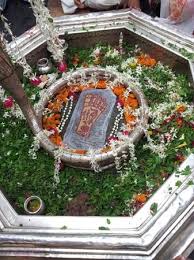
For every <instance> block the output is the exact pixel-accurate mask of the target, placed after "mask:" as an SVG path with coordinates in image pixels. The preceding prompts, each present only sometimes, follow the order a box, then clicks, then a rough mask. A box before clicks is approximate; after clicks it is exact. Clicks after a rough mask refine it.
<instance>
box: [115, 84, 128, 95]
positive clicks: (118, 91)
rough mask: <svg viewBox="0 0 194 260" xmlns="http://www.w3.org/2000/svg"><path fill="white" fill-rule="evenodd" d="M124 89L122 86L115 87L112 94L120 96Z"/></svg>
mask: <svg viewBox="0 0 194 260" xmlns="http://www.w3.org/2000/svg"><path fill="white" fill-rule="evenodd" d="M125 90H126V89H125V87H124V86H123V85H118V86H116V87H114V88H113V93H114V94H115V95H116V96H119V97H120V96H122V95H123V94H124V92H125Z"/></svg>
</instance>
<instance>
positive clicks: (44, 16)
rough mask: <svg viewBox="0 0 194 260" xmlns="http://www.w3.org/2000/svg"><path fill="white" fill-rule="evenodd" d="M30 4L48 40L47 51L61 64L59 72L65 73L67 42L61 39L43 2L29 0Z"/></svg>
mask: <svg viewBox="0 0 194 260" xmlns="http://www.w3.org/2000/svg"><path fill="white" fill-rule="evenodd" d="M29 2H30V4H31V6H32V10H33V12H34V15H35V17H36V22H37V25H38V26H39V28H40V30H41V32H42V34H43V35H44V37H45V38H46V39H47V49H48V51H49V52H50V53H51V54H52V57H53V59H54V60H55V61H56V62H58V63H59V70H61V72H64V71H65V70H66V65H65V64H64V63H63V58H64V52H65V48H66V47H65V46H64V43H65V41H64V40H61V39H59V31H58V29H57V28H56V26H54V23H53V18H52V16H51V15H50V13H49V10H48V8H47V7H46V6H44V4H43V3H42V1H41V0H29Z"/></svg>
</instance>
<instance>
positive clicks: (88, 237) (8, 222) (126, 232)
mask: <svg viewBox="0 0 194 260" xmlns="http://www.w3.org/2000/svg"><path fill="white" fill-rule="evenodd" d="M55 23H56V26H58V27H59V29H60V32H61V34H64V32H65V31H67V32H68V33H69V35H68V36H67V39H68V41H69V45H72V46H73V45H76V46H77V45H79V46H90V45H91V44H93V43H95V42H96V39H98V40H99V39H100V40H101V42H109V43H115V39H118V37H115V36H118V35H119V33H120V31H121V30H122V31H123V33H124V39H125V41H131V43H133V44H136V43H138V44H139V45H140V47H141V48H142V49H143V50H145V51H146V52H148V53H152V52H153V53H154V57H156V58H158V59H160V60H162V61H163V62H164V63H165V64H168V65H170V66H171V67H173V68H174V69H175V70H177V71H181V72H182V73H186V74H187V75H188V77H189V79H190V82H191V84H192V85H193V76H194V63H193V61H192V60H188V59H187V58H185V57H183V56H182V54H180V53H179V52H181V50H183V48H184V50H186V53H192V52H194V45H193V43H194V40H193V39H192V38H189V37H187V36H182V35H179V33H178V32H174V31H171V30H170V28H167V27H164V25H159V23H158V22H157V21H156V20H152V19H151V18H150V17H148V16H146V15H144V14H140V13H138V12H129V11H114V12H104V13H93V14H86V15H82V16H80V15H73V16H68V17H65V16H64V17H60V18H56V19H55ZM80 39H82V41H81V40H80ZM17 42H18V45H19V46H20V50H21V52H20V55H27V57H28V60H29V61H30V62H31V63H33V62H34V61H35V60H37V58H39V57H40V56H41V55H43V54H42V53H43V50H44V49H45V46H44V43H45V39H44V38H43V36H42V35H41V33H40V31H39V30H38V28H37V27H35V28H33V29H31V30H30V31H28V32H26V33H25V34H24V35H22V36H21V37H19V38H18V39H17ZM10 46H11V47H12V51H15V47H14V43H10ZM184 53H185V52H184ZM188 165H189V166H190V167H191V171H192V173H191V175H189V176H184V175H182V176H180V177H179V179H178V180H179V181H181V183H182V184H181V186H180V187H177V186H176V182H177V175H176V173H174V174H172V175H171V177H170V178H169V179H168V180H167V181H166V182H165V183H164V184H163V185H162V186H161V187H160V189H159V190H158V191H157V192H156V193H155V194H154V195H153V196H152V197H151V198H150V199H149V201H148V202H147V203H146V204H145V205H144V207H143V208H142V209H140V210H139V211H138V212H137V214H135V216H133V217H108V216H107V217H71V216H68V217H67V216H57V217H53V216H23V215H18V214H17V213H16V212H15V211H14V209H13V208H12V207H11V205H10V204H9V202H8V200H7V199H6V197H5V195H4V194H3V193H2V192H0V256H1V255H18V256H21V255H26V256H45V257H64V258H66V259H131V260H132V259H137V260H141V259H158V260H159V259H161V260H164V259H166V260H168V259H169V260H170V259H172V258H173V257H174V256H175V255H178V254H180V253H184V254H185V255H188V254H189V253H190V251H191V250H192V244H193V238H194V231H193V230H194V223H193V221H192V220H193V215H194V186H193V185H188V182H189V181H190V180H192V179H193V178H194V155H192V154H191V155H190V156H189V157H188V158H187V160H186V161H185V162H184V163H183V164H182V165H181V166H180V170H183V169H184V168H185V167H186V166H188ZM153 203H157V204H158V211H157V213H156V214H155V215H152V214H151V212H150V206H151V205H152V204H153ZM107 218H108V219H109V221H108V223H110V224H108V223H107ZM99 227H101V228H100V229H99ZM102 227H104V230H102Z"/></svg>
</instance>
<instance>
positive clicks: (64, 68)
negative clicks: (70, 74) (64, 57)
mask: <svg viewBox="0 0 194 260" xmlns="http://www.w3.org/2000/svg"><path fill="white" fill-rule="evenodd" d="M58 70H59V71H60V72H61V73H63V72H66V71H67V63H65V62H63V61H61V62H60V63H59V64H58Z"/></svg>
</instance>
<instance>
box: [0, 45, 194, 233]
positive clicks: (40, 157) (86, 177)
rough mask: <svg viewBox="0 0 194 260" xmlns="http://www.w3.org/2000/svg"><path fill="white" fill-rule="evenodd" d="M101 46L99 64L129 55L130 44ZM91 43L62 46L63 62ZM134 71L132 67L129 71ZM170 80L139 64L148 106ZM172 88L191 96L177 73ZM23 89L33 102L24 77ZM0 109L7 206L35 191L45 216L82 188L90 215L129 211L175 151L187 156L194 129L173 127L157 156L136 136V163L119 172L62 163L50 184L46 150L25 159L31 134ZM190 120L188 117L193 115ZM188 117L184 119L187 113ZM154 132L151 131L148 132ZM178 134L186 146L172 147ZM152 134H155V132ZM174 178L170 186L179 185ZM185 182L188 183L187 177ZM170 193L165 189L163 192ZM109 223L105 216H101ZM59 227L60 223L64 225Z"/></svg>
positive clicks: (85, 53) (0, 173)
mask: <svg viewBox="0 0 194 260" xmlns="http://www.w3.org/2000/svg"><path fill="white" fill-rule="evenodd" d="M108 48H110V47H107V46H102V47H101V49H102V56H101V59H102V63H101V66H106V65H114V66H115V65H116V66H117V67H118V69H119V70H120V71H121V62H122V60H123V59H124V58H127V57H128V55H129V56H131V53H132V48H131V47H130V46H128V45H127V46H125V49H126V53H125V55H124V56H123V57H120V56H118V57H116V58H111V57H105V53H106V51H107V50H108ZM92 51H93V48H90V49H77V48H72V49H69V50H68V57H67V60H68V66H69V68H70V69H71V68H73V69H75V68H76V66H75V65H74V64H73V62H72V61H73V58H74V57H75V55H77V56H79V62H78V65H77V66H78V67H79V66H81V65H82V64H83V63H87V64H88V65H91V64H92V62H93V57H92ZM132 74H133V76H134V77H135V76H136V72H135V70H134V71H132ZM148 78H149V79H150V80H152V81H153V82H155V83H156V84H158V85H159V86H162V90H156V89H149V88H147V84H148ZM170 79H171V74H170V72H169V70H168V69H162V68H161V66H158V65H156V66H155V67H153V68H146V67H144V68H142V73H141V75H140V76H139V81H140V84H141V86H142V89H143V91H144V94H145V96H146V98H147V100H148V104H149V106H150V107H153V106H155V105H157V104H160V103H161V102H164V101H166V100H167V95H168V93H167V92H166V91H165V90H166V89H167V83H168V81H169V80H170ZM174 82H175V86H174V89H176V91H178V94H179V95H180V96H181V97H182V99H183V100H184V101H187V102H190V101H191V100H192V99H193V92H192V90H191V88H190V86H189V84H188V80H187V78H186V77H185V76H183V75H178V76H177V77H176V78H175V80H174ZM23 83H24V88H25V91H26V92H27V94H28V96H29V97H30V96H32V95H35V100H34V102H36V101H37V100H38V99H39V89H38V88H35V87H32V86H31V85H30V83H29V82H28V80H27V79H24V80H23ZM4 112H5V110H4V108H3V107H2V104H1V103H0V161H1V163H0V186H1V188H2V190H3V191H4V192H5V193H6V195H7V196H8V198H9V200H10V202H11V203H12V205H13V206H14V207H15V208H16V210H17V212H18V213H24V212H23V203H24V200H25V198H26V197H28V196H29V195H37V196H39V197H40V198H41V199H42V200H43V201H44V202H45V204H46V214H47V215H66V214H67V207H68V205H69V203H70V202H71V200H73V199H74V198H75V197H76V196H78V195H79V194H80V193H86V194H87V195H88V197H89V201H88V202H87V203H88V204H89V206H91V209H92V210H91V211H90V212H91V213H90V214H91V215H101V216H123V215H124V216H125V215H128V214H130V212H129V209H130V205H131V203H132V201H133V197H134V195H135V194H139V193H145V192H147V191H149V192H150V193H153V192H154V191H155V190H156V189H157V188H158V186H159V185H161V184H162V183H163V182H164V181H165V179H166V177H165V178H164V174H165V175H170V174H171V173H173V172H174V170H175V169H176V168H177V167H178V166H179V162H177V161H176V160H175V157H176V154H177V153H181V154H183V155H184V156H187V155H188V149H190V150H189V151H191V150H192V149H193V148H192V142H193V140H194V131H193V129H192V128H191V127H190V126H189V125H186V124H185V125H183V127H180V128H179V129H178V131H177V138H175V139H174V140H173V142H172V143H170V144H169V146H168V150H167V152H166V153H167V156H166V157H165V158H160V157H159V156H158V155H157V154H155V153H153V152H152V151H150V150H148V149H144V145H145V144H146V139H145V138H142V139H141V140H140V142H139V143H138V144H137V146H136V148H137V149H136V157H137V159H138V160H137V162H138V163H137V168H131V167H130V164H129V165H127V166H126V169H125V170H124V171H123V174H118V173H116V172H115V170H109V171H106V172H102V173H98V174H97V173H93V172H90V171H84V170H80V169H79V170H78V169H73V168H69V167H65V168H64V169H63V170H61V172H60V183H59V184H58V186H57V187H56V186H55V185H54V178H53V174H54V160H53V158H52V157H50V156H49V155H48V154H47V152H46V151H44V150H43V149H40V150H39V151H38V152H37V159H35V160H33V159H31V157H30V155H29V149H30V146H31V144H32V141H33V135H32V133H31V131H30V129H29V128H28V126H27V124H26V122H25V121H24V120H19V119H16V118H14V117H7V118H5V117H4ZM193 119H194V118H193ZM188 120H190V118H188ZM173 126H176V121H175V120H174V121H172V122H170V123H169V124H168V125H162V126H161V128H160V129H159V130H160V133H165V131H167V130H168V129H169V128H170V127H173ZM153 136H154V133H153ZM182 136H184V142H186V144H187V146H186V148H177V147H178V146H179V145H181V144H182V143H183V141H182V139H181V137H182ZM154 138H157V135H156V134H155V136H154ZM189 171H190V169H188V168H186V169H185V171H184V172H182V173H181V174H184V175H189ZM180 185H181V183H180V181H177V183H176V186H180ZM188 185H193V183H191V181H190V182H189V183H188ZM169 192H170V191H169ZM157 207H158V205H157V203H153V204H152V206H151V208H150V211H151V213H152V214H155V213H156V212H157ZM107 224H108V225H110V224H111V223H110V220H109V219H107ZM64 228H66V227H65V226H64ZM99 229H100V230H109V228H107V227H99Z"/></svg>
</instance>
